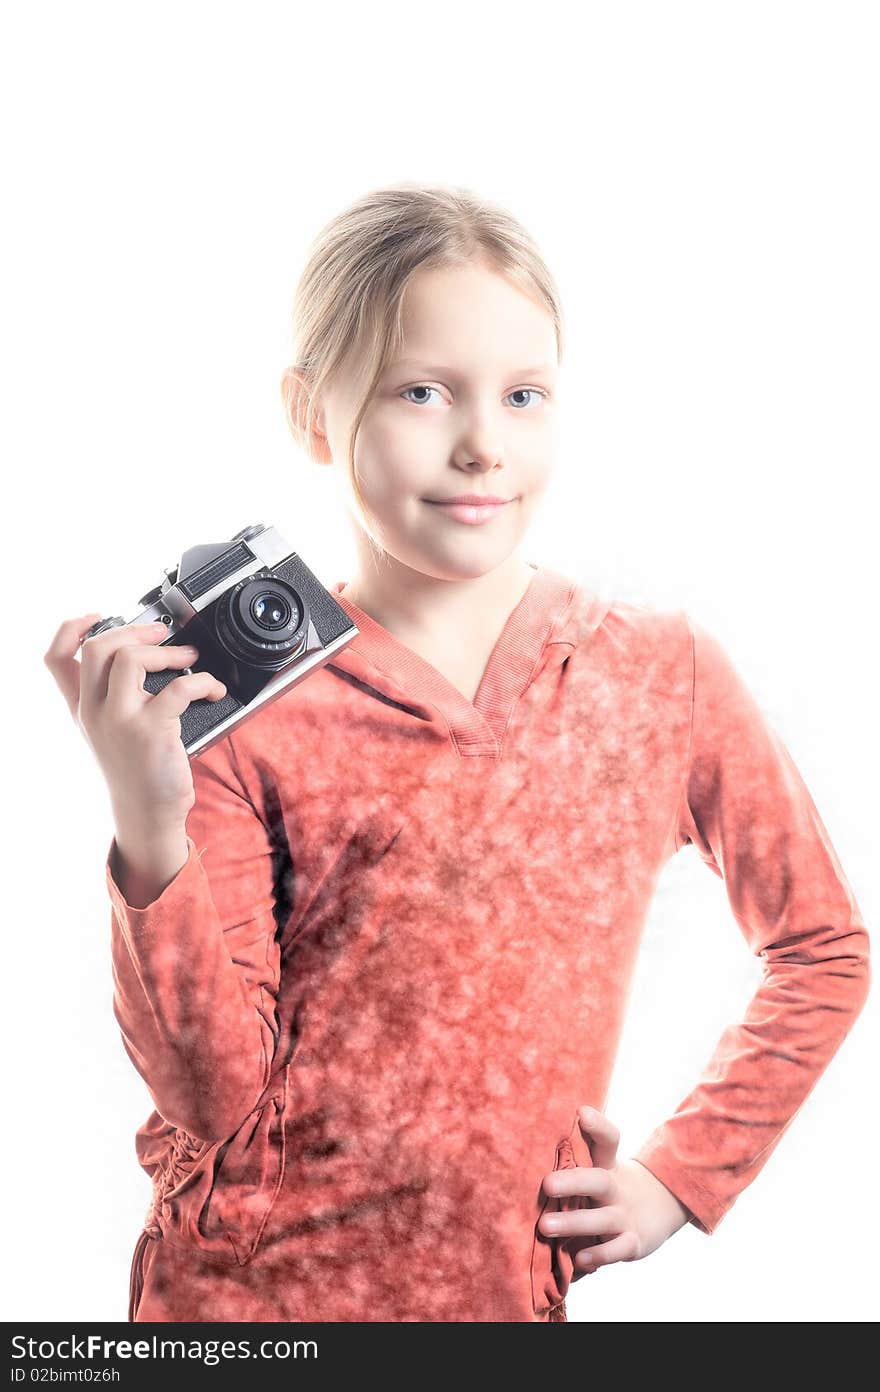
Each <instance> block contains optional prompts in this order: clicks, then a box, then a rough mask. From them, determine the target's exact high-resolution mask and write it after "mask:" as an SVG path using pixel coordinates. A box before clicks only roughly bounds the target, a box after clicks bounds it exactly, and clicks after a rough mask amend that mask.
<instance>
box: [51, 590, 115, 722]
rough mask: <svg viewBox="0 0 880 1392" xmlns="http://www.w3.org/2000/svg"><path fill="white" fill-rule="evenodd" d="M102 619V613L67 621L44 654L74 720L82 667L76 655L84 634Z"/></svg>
mask: <svg viewBox="0 0 880 1392" xmlns="http://www.w3.org/2000/svg"><path fill="white" fill-rule="evenodd" d="M100 617H101V615H100V613H93V614H81V615H80V616H79V617H78V618H75V619H65V621H64V623H63V624H61V626H60V627H59V629H58V630H57V632H56V633H55V636H54V638H53V639H52V642H51V643H50V644H49V647H48V648H47V650H46V652H45V653H44V654H43V661H44V662H45V664H46V666H47V667H48V668H49V671H50V672H51V673H52V676H53V677H54V678H55V681H56V682H57V684H58V686H59V688H60V690H61V694H62V696H63V697H64V699H65V701H66V702H67V706H68V709H69V711H70V713H71V715H72V716H73V717H74V718H76V715H77V712H78V710H79V684H80V664H79V662H77V660H76V653H77V652H78V650H79V646H80V643H81V642H82V637H83V634H84V633H87V632H88V630H89V629H90V628H91V626H92V624H93V623H95V621H96V620H97V619H100Z"/></svg>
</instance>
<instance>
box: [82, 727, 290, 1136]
mask: <svg viewBox="0 0 880 1392" xmlns="http://www.w3.org/2000/svg"><path fill="white" fill-rule="evenodd" d="M192 774H193V783H194V787H195V794H196V801H195V803H194V805H193V807H192V809H191V811H190V813H189V817H188V819H187V824H186V834H185V845H184V846H183V847H182V849H181V852H180V855H179V856H178V858H177V866H179V868H177V872H176V873H173V872H174V870H175V868H176V867H175V857H174V856H173V855H169V856H168V858H167V871H168V874H167V875H160V876H159V877H158V879H157V878H156V875H155V873H154V874H153V875H152V880H150V879H149V876H148V877H147V879H146V880H145V881H144V883H146V884H150V883H152V885H153V886H154V887H158V886H161V885H162V883H163V881H164V880H165V879H168V881H169V882H168V883H165V884H164V887H163V888H161V892H160V893H159V894H158V897H157V898H155V899H154V900H153V902H150V903H147V905H146V907H134V906H133V905H131V904H130V903H128V902H127V900H126V899H125V897H124V895H123V892H122V889H121V888H120V886H119V884H117V882H116V880H115V878H114V868H115V866H116V863H117V859H116V840H115V837H114V840H113V842H112V843H111V847H110V853H109V855H108V857H107V864H106V879H107V887H108V891H109V894H110V899H111V901H112V906H113V911H112V915H111V953H112V968H113V983H114V995H113V1013H114V1015H115V1017H116V1020H117V1022H118V1024H119V1027H120V1030H121V1032H122V1040H123V1044H124V1046H125V1049H126V1052H127V1053H128V1055H129V1058H130V1059H131V1060H132V1062H133V1063H134V1066H135V1068H136V1069H137V1070H138V1072H139V1073H140V1075H141V1077H142V1078H143V1079H144V1081H145V1083H146V1084H147V1087H148V1089H149V1091H150V1094H151V1096H152V1098H153V1101H154V1103H155V1106H156V1110H157V1111H158V1112H159V1113H160V1115H162V1116H163V1117H164V1118H165V1119H166V1120H167V1121H169V1122H171V1123H172V1124H173V1125H174V1126H177V1127H180V1128H181V1129H183V1130H185V1131H187V1132H189V1134H190V1135H192V1136H195V1137H199V1138H201V1139H205V1140H211V1141H213V1140H217V1139H224V1138H226V1137H227V1136H230V1135H232V1134H234V1132H235V1130H236V1129H237V1128H238V1126H239V1125H240V1123H241V1121H242V1120H243V1119H244V1117H245V1116H247V1114H248V1112H249V1111H250V1110H251V1109H252V1107H253V1106H254V1105H255V1104H256V1101H257V1099H258V1098H259V1096H260V1093H261V1092H262V1090H263V1088H264V1087H265V1085H266V1083H267V1081H268V1078H269V1073H270V1070H271V1064H272V1058H273V1054H274V1048H275V1044H276V1042H277V1039H278V1025H277V1019H276V1012H275V998H276V995H277V990H278V981H279V971H280V947H279V944H278V942H277V941H276V937H275V935H276V927H277V925H276V922H275V917H274V912H273V910H274V905H275V897H274V892H273V885H274V874H273V859H272V852H273V848H272V844H271V840H270V836H269V832H268V830H267V828H266V827H265V825H264V824H263V822H262V821H261V820H260V818H259V817H258V815H257V813H256V811H255V809H254V807H253V804H252V803H251V801H250V799H249V798H248V795H247V792H246V790H245V788H244V786H243V784H242V782H241V779H240V777H239V774H238V769H237V765H236V762H235V755H234V751H233V749H232V744H231V738H230V737H227V738H225V739H222V740H220V741H218V743H217V744H215V745H213V746H212V747H211V748H210V749H209V750H207V751H206V752H205V753H204V754H199V755H196V756H195V757H194V758H193V760H192ZM126 854H127V853H126ZM184 856H185V857H186V858H185V860H183V857H184ZM181 861H182V862H183V863H182V864H181ZM124 873H125V877H126V878H125V883H126V887H127V888H129V890H131V883H134V877H132V882H131V883H130V882H129V874H128V862H127V860H126V869H125V872H124ZM172 875H173V877H171V876H172ZM133 897H134V898H135V899H136V903H137V904H138V905H140V904H141V900H142V897H143V896H142V895H140V896H139V895H138V894H136V893H135V894H133Z"/></svg>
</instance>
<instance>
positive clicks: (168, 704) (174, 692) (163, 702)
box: [151, 672, 226, 719]
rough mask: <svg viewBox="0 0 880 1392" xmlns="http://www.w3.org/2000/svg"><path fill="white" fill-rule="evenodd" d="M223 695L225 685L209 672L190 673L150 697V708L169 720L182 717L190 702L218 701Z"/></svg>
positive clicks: (177, 678)
mask: <svg viewBox="0 0 880 1392" xmlns="http://www.w3.org/2000/svg"><path fill="white" fill-rule="evenodd" d="M225 695H226V687H225V685H224V684H223V682H221V681H218V680H217V678H216V677H214V676H212V675H211V673H210V672H192V673H191V674H190V675H189V676H182V677H175V678H174V680H173V681H170V682H169V683H168V685H167V686H166V687H163V689H162V690H161V691H160V692H159V693H158V695H157V696H153V697H152V699H151V706H152V708H153V709H154V710H155V711H156V712H157V713H158V714H159V715H161V716H162V717H167V718H168V719H171V718H172V717H173V716H180V715H183V712H184V711H185V710H186V708H187V706H188V705H189V704H190V702H191V701H197V700H206V701H220V700H222V698H223V697H224V696H225Z"/></svg>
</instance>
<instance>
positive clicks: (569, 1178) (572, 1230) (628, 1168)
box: [538, 1107, 691, 1276]
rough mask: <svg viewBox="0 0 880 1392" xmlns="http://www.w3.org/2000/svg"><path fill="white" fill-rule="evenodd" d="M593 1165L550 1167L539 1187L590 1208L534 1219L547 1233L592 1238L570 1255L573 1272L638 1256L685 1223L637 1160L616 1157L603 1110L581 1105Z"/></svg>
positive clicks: (678, 1207) (684, 1212)
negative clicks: (571, 1197) (586, 1201)
mask: <svg viewBox="0 0 880 1392" xmlns="http://www.w3.org/2000/svg"><path fill="white" fill-rule="evenodd" d="M578 1119H579V1124H580V1128H581V1132H582V1134H583V1136H584V1139H585V1140H586V1142H587V1145H588V1146H589V1150H590V1155H591V1156H592V1159H593V1168H592V1169H585V1168H584V1167H583V1166H578V1167H576V1168H574V1169H566V1170H552V1171H551V1172H550V1174H548V1175H545V1176H544V1181H543V1188H544V1192H545V1194H548V1195H549V1196H550V1197H551V1198H552V1197H557V1196H559V1195H566V1196H569V1195H580V1196H583V1197H585V1198H589V1199H591V1200H592V1206H591V1207H590V1208H577V1209H573V1210H571V1211H567V1210H564V1211H563V1212H561V1213H545V1214H544V1216H543V1217H542V1218H541V1221H540V1223H539V1224H538V1226H539V1228H540V1230H541V1232H542V1233H545V1234H546V1235H547V1236H548V1237H562V1238H567V1237H596V1238H597V1239H598V1241H597V1242H596V1243H595V1244H594V1245H593V1246H592V1247H585V1248H583V1249H582V1250H581V1251H579V1252H578V1253H577V1255H576V1257H575V1260H574V1265H575V1275H576V1276H580V1275H586V1274H588V1273H589V1272H591V1271H595V1270H597V1269H598V1268H599V1267H600V1266H610V1265H611V1263H612V1262H618V1261H624V1262H629V1261H639V1260H640V1259H641V1258H642V1257H647V1256H650V1254H651V1252H655V1251H656V1250H657V1248H658V1247H660V1246H661V1245H662V1244H663V1243H664V1242H665V1241H666V1239H667V1238H669V1237H671V1236H672V1234H673V1233H675V1232H678V1230H679V1228H682V1227H684V1225H685V1223H687V1222H688V1220H689V1219H690V1217H691V1214H690V1212H689V1210H688V1209H687V1208H685V1206H684V1204H682V1203H681V1202H680V1201H679V1200H678V1199H677V1198H676V1197H675V1195H674V1194H673V1193H672V1192H671V1191H670V1190H669V1189H667V1188H666V1185H665V1184H661V1183H660V1180H659V1179H656V1178H655V1176H654V1175H653V1174H652V1173H651V1171H650V1170H648V1169H646V1168H645V1166H644V1165H641V1164H639V1162H638V1160H622V1161H621V1160H618V1159H617V1147H618V1144H619V1142H620V1132H619V1131H618V1129H617V1127H616V1126H615V1125H614V1124H613V1123H612V1122H611V1121H609V1120H608V1118H607V1117H606V1116H605V1115H604V1113H603V1112H599V1111H597V1110H596V1108H595V1107H581V1109H580V1112H579V1114H578Z"/></svg>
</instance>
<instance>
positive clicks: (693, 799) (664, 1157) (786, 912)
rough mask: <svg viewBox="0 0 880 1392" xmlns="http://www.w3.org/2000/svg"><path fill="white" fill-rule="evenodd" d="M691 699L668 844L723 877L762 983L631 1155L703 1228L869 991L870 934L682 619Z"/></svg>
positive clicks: (764, 727) (782, 757)
mask: <svg viewBox="0 0 880 1392" xmlns="http://www.w3.org/2000/svg"><path fill="white" fill-rule="evenodd" d="M690 628H691V636H692V655H693V677H694V683H693V706H692V724H691V742H690V751H689V760H688V769H687V773H686V777H685V780H684V785H683V794H682V799H681V804H680V812H679V821H678V832H677V842H676V850H678V849H680V848H681V847H682V846H684V845H685V844H687V843H689V842H690V843H693V844H694V845H695V846H696V848H697V850H698V852H699V855H700V856H701V857H702V859H703V861H704V862H705V863H706V865H708V866H709V868H710V869H711V870H713V871H714V872H715V873H716V874H717V875H719V876H720V877H721V878H722V880H723V881H724V885H725V890H726V893H727V896H728V899H729V902H730V906H731V909H732V911H733V914H734V916H735V919H736V922H737V924H738V926H739V928H740V930H741V932H742V934H743V936H744V938H745V941H746V943H747V944H748V946H749V948H750V949H751V951H752V952H753V953H754V954H755V955H756V956H759V957H761V958H762V959H763V974H762V981H761V984H760V985H759V987H758V988H757V990H756V992H755V994H754V995H753V997H752V999H751V1001H750V1003H749V1006H748V1008H747V1010H746V1012H745V1014H744V1016H743V1018H742V1020H741V1021H739V1022H738V1023H736V1024H733V1025H732V1026H731V1027H729V1028H728V1029H727V1030H726V1031H725V1032H724V1033H723V1035H722V1037H721V1039H720V1041H719V1043H718V1045H717V1047H716V1049H715V1051H714V1053H713V1055H712V1057H711V1059H710V1061H709V1063H708V1066H707V1067H706V1069H705V1071H704V1073H703V1075H702V1077H701V1078H700V1081H699V1083H698V1085H697V1086H696V1087H695V1088H694V1089H693V1091H692V1092H691V1093H690V1094H689V1095H688V1096H687V1097H686V1098H685V1099H684V1100H683V1101H682V1102H681V1103H680V1105H679V1106H678V1107H677V1109H676V1111H675V1113H674V1114H673V1115H672V1116H671V1117H670V1118H669V1119H668V1120H667V1121H665V1122H664V1123H663V1124H662V1125H660V1126H659V1127H657V1129H656V1130H655V1131H654V1132H653V1133H652V1134H651V1135H650V1136H649V1138H648V1140H647V1141H646V1143H645V1144H644V1145H643V1146H642V1148H641V1150H639V1151H637V1152H636V1153H635V1156H634V1158H635V1159H636V1160H638V1161H640V1163H641V1164H643V1165H644V1166H645V1167H646V1168H647V1169H649V1170H650V1171H651V1172H652V1173H653V1174H654V1175H655V1176H656V1178H657V1179H659V1180H660V1181H661V1182H662V1183H663V1184H665V1185H666V1187H667V1188H668V1189H670V1190H671V1191H672V1193H673V1194H675V1195H676V1197H677V1198H678V1199H679V1200H680V1201H681V1202H682V1203H683V1204H684V1205H685V1206H686V1207H687V1208H688V1209H689V1210H690V1214H691V1220H690V1221H691V1222H692V1223H693V1224H694V1226H696V1227H697V1228H698V1229H699V1230H700V1231H702V1232H705V1233H711V1232H713V1231H714V1230H715V1229H716V1228H717V1226H718V1224H719V1223H720V1222H721V1220H722V1218H723V1217H724V1216H725V1214H726V1213H727V1211H728V1210H729V1209H730V1207H731V1206H732V1205H733V1203H734V1202H735V1200H736V1199H737V1197H738V1195H739V1194H740V1193H741V1192H742V1190H743V1189H745V1188H746V1186H747V1185H749V1184H750V1183H751V1182H752V1180H753V1179H754V1178H755V1177H756V1176H757V1175H758V1174H759V1172H760V1171H761V1169H762V1168H763V1166H764V1165H765V1164H766V1162H767V1160H768V1159H769V1158H770V1156H771V1155H772V1153H773V1151H774V1149H775V1148H776V1146H777V1144H778V1143H779V1141H780V1139H781V1137H782V1135H783V1132H784V1131H785V1130H786V1128H787V1127H788V1126H789V1124H790V1123H791V1121H792V1120H793V1118H794V1116H795V1115H796V1113H797V1112H798V1110H799V1108H800V1107H801V1105H802V1104H803V1102H804V1100H805V1099H806V1098H807V1096H808V1095H809V1094H810V1092H811V1091H812V1089H813V1087H814V1086H815V1084H816V1083H817V1081H818V1079H819V1078H820V1076H821V1075H822V1073H823V1072H824V1070H825V1068H826V1067H827V1065H828V1063H829V1061H830V1060H831V1058H832V1057H833V1055H834V1053H835V1052H836V1050H837V1049H838V1048H839V1047H840V1044H841V1043H842V1041H843V1039H844V1038H845V1037H846V1035H847V1034H848V1032H849V1030H850V1028H851V1027H852V1025H853V1023H854V1021H855V1019H856V1017H857V1016H858V1014H859V1012H860V1011H861V1008H862V1006H863V1004H864V1002H865V999H866V996H867V994H868V990H869V986H870V981H871V972H870V962H869V940H868V935H867V932H866V930H865V926H864V923H863V921H862V916H861V913H860V911H859V907H858V904H857V903H856V900H855V897H854V895H853V892H852V890H851V888H850V886H849V885H848V883H847V881H846V879H845V877H844V874H843V871H842V869H841V866H840V864H839V862H838V859H837V856H836V854H835V851H834V848H833V847H832V845H831V842H830V840H829V837H828V833H827V831H826V829H825V827H824V825H823V823H822V821H821V818H820V817H819V814H818V812H817V810H816V807H815V805H814V803H813V800H812V798H811V796H810V794H809V792H808V790H807V788H806V786H805V784H804V782H803V779H802V778H801V775H800V773H799V772H798V769H797V768H796V766H795V764H794V762H793V760H792V758H791V756H790V754H789V752H788V750H787V749H786V747H785V745H784V744H783V743H782V741H781V739H780V738H779V736H778V734H777V733H776V731H775V730H774V729H773V728H772V727H771V725H770V724H769V723H768V721H767V719H766V718H765V717H764V715H763V713H762V711H761V709H760V707H759V705H758V703H757V702H756V700H755V699H754V698H753V696H752V695H751V694H750V692H749V690H748V689H747V687H746V685H745V683H744V682H743V680H742V678H741V677H740V675H739V673H738V672H737V671H736V669H735V668H734V666H733V665H732V663H731V661H730V659H729V658H728V657H727V655H726V653H725V652H724V650H723V649H722V647H721V646H720V645H719V643H718V642H717V641H716V640H715V639H714V638H713V637H712V636H711V634H709V633H708V632H706V631H705V630H704V629H703V628H702V627H701V626H700V625H698V624H697V623H695V622H694V621H693V620H691V621H690Z"/></svg>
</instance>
